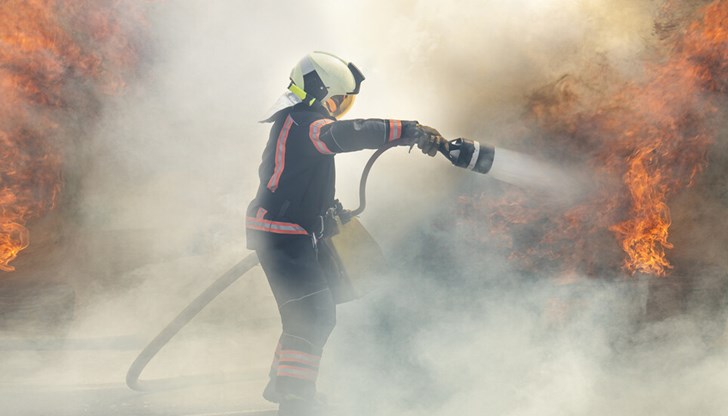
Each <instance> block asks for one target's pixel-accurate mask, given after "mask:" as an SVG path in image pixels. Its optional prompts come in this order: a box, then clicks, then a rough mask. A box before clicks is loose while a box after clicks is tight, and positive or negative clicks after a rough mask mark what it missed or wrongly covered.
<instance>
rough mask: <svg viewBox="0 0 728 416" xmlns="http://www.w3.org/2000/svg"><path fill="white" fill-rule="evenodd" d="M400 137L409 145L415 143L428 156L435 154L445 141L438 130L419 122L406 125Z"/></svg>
mask: <svg viewBox="0 0 728 416" xmlns="http://www.w3.org/2000/svg"><path fill="white" fill-rule="evenodd" d="M402 138H403V139H405V140H407V141H408V143H409V144H411V145H417V147H418V148H419V149H420V150H422V153H424V154H426V155H428V156H435V155H436V154H437V151H438V150H439V149H440V148H441V147H443V146H445V144H446V143H447V140H445V138H443V137H442V135H441V134H440V132H439V131H437V130H435V129H433V128H432V127H428V126H423V125H422V124H419V123H415V124H412V125H408V126H406V127H405V129H404V131H403V132H402Z"/></svg>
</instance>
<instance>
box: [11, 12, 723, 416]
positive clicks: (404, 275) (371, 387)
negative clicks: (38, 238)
mask: <svg viewBox="0 0 728 416" xmlns="http://www.w3.org/2000/svg"><path fill="white" fill-rule="evenodd" d="M657 3H659V2H657ZM657 7H658V4H656V2H653V1H647V0H645V1H627V0H618V1H607V0H594V1H582V2H574V1H566V0H558V1H543V0H518V1H510V2H493V1H476V0H465V1H458V2H441V1H436V0H419V1H417V0H407V1H398V2H387V1H374V2H354V1H334V0H327V1H321V2H312V1H311V2H306V1H304V2H301V1H280V2H265V1H246V2H240V1H233V0H216V1H214V2H213V1H208V2H200V1H192V0H185V1H182V0H177V1H169V2H155V3H154V4H153V6H151V14H150V16H149V24H150V26H151V28H152V33H153V35H154V38H153V39H152V43H153V44H154V46H153V47H154V49H155V50H156V54H155V55H156V56H155V57H154V59H153V61H152V62H150V63H149V68H148V73H147V74H146V75H145V76H144V79H142V80H140V83H139V84H137V85H136V86H135V87H133V88H132V90H131V91H130V92H129V94H128V95H127V96H126V97H125V98H124V99H122V100H118V101H116V102H113V103H109V104H108V105H107V107H106V110H105V114H106V115H105V118H104V122H103V123H102V124H101V125H100V126H99V128H98V131H97V134H96V135H97V137H98V140H97V141H96V146H95V148H94V149H93V151H94V152H95V153H96V155H97V159H96V160H97V163H96V165H95V170H94V171H93V172H90V173H89V175H88V176H87V180H86V183H85V188H84V189H85V199H84V200H83V202H82V204H81V211H80V212H79V216H80V217H81V218H82V223H83V226H84V227H85V230H86V231H88V235H94V236H98V235H102V234H103V235H105V236H106V235H107V236H109V237H108V238H102V237H96V238H97V239H98V240H94V241H103V242H104V244H91V245H92V246H91V247H85V251H83V252H82V253H81V254H79V255H78V258H76V259H75V260H76V261H78V262H80V264H81V266H79V267H80V269H82V270H83V271H84V273H86V275H84V277H83V278H79V279H78V280H79V281H80V283H81V285H79V287H78V292H79V294H80V299H79V302H80V304H79V309H78V311H77V319H76V321H75V322H74V325H73V327H72V329H71V331H70V333H69V337H71V338H83V339H88V338H97V337H101V336H103V337H118V336H131V337H132V338H133V339H134V340H135V341H134V342H132V344H134V343H136V344H143V342H144V341H146V340H148V339H151V337H152V336H153V335H154V334H155V333H156V331H157V330H158V329H161V327H162V326H163V325H164V324H165V323H166V322H167V321H168V320H169V319H171V318H172V317H174V315H175V314H176V313H177V312H178V311H179V310H181V308H183V307H184V306H185V305H186V304H187V302H189V301H190V300H191V299H192V298H193V297H194V296H195V295H197V293H199V292H200V291H201V290H203V289H204V288H205V287H206V285H207V284H208V283H210V282H211V281H212V279H214V278H215V277H216V276H217V275H218V274H220V273H222V272H223V271H225V270H226V269H227V268H228V267H229V266H230V265H232V264H234V263H235V262H236V261H237V260H239V259H240V258H242V256H244V255H246V254H247V253H248V252H247V250H246V249H245V245H244V237H245V236H244V213H245V211H244V210H245V207H246V205H247V203H248V201H249V200H250V199H251V198H252V197H253V196H254V194H255V190H256V187H257V184H258V182H257V180H258V179H257V166H258V163H259V160H260V154H261V152H262V150H263V147H264V145H265V142H266V140H267V135H268V128H269V125H262V124H259V123H258V120H260V119H261V118H262V116H263V115H264V112H265V110H266V109H267V108H268V107H269V106H270V105H271V104H272V103H273V101H274V100H275V99H276V98H277V97H278V96H279V95H280V93H281V92H283V90H284V88H285V87H286V85H287V82H288V74H289V71H290V67H291V66H292V65H293V64H295V62H297V61H298V59H299V58H300V57H301V56H302V55H304V54H305V53H307V52H309V51H311V50H326V51H330V52H333V53H335V54H339V55H340V56H342V57H343V58H344V59H349V60H351V61H353V62H355V63H356V64H357V66H359V67H360V68H361V69H362V71H363V72H364V74H365V75H366V77H367V80H366V81H365V82H364V84H363V87H362V93H361V96H360V97H359V98H358V99H357V103H356V106H355V108H354V109H353V110H352V111H351V112H350V113H349V115H348V116H349V117H352V118H353V117H380V118H399V119H413V120H414V119H416V120H419V121H420V122H421V123H423V124H427V125H431V126H433V127H435V128H437V129H439V130H440V131H441V132H442V133H443V134H444V135H445V136H446V137H448V138H455V137H468V138H472V139H475V140H480V141H483V142H486V143H491V144H494V145H495V146H496V149H497V150H496V159H495V160H496V163H495V165H494V167H493V172H492V176H495V177H496V178H499V179H502V178H507V180H508V181H510V182H515V183H516V184H518V185H521V186H530V185H532V184H533V183H537V184H539V183H540V184H543V185H544V186H545V187H546V188H549V189H556V192H554V195H555V198H557V199H559V198H565V199H566V197H567V195H565V193H564V192H566V191H564V189H567V190H568V191H569V192H572V191H573V189H578V190H581V188H580V187H579V185H574V186H571V185H568V186H565V184H568V183H570V181H572V180H573V179H574V178H573V177H567V178H564V176H563V175H564V174H563V173H560V172H555V173H554V170H553V169H552V168H550V167H548V166H547V165H546V164H540V165H539V164H535V163H534V162H533V161H534V160H540V157H541V155H538V154H535V153H532V154H531V155H528V156H526V155H525V154H528V152H527V151H526V152H525V153H522V154H521V153H518V154H517V153H512V152H508V151H506V150H505V149H501V146H504V147H505V148H508V138H509V137H515V136H518V135H519V134H522V133H523V129H522V126H521V125H520V124H519V117H520V116H521V115H522V113H523V110H522V108H523V104H524V100H525V97H526V96H527V95H528V93H529V92H530V91H531V90H533V89H534V88H536V87H539V86H541V85H544V84H546V83H549V82H552V81H554V80H555V79H557V78H558V77H559V76H561V75H562V74H564V73H567V72H578V69H579V68H580V67H581V66H582V65H583V64H584V63H585V62H589V61H591V60H595V59H604V60H606V62H608V63H609V64H610V65H611V66H612V67H615V68H618V69H619V70H620V71H623V72H624V73H626V74H631V75H636V76H638V75H639V68H640V65H639V63H638V60H639V58H640V56H641V53H643V52H644V51H645V50H646V49H647V48H648V47H649V45H650V42H652V30H653V27H652V25H653V20H654V13H655V11H656V9H657ZM518 150H520V151H524V150H528V149H518ZM370 153H371V152H361V153H358V154H351V155H340V156H337V163H338V172H337V173H338V177H337V178H338V179H337V180H338V182H337V188H338V189H337V192H338V195H339V197H340V199H342V201H343V202H344V203H345V205H347V206H348V207H353V206H355V205H356V204H357V193H358V188H357V186H358V179H359V175H360V173H361V169H362V168H363V165H364V162H365V160H366V158H367V157H368V156H369V154H370ZM514 159H518V160H519V161H520V162H519V163H517V164H516V163H505V162H507V161H509V160H514ZM521 162H522V163H521ZM544 163H546V162H544ZM525 165H528V168H524V166H525ZM534 166H541V168H534ZM517 167H520V169H519V168H517ZM567 176H573V175H570V174H569V175H567ZM491 180H492V178H489V177H488V176H487V175H485V176H483V175H475V174H472V173H470V172H467V171H465V170H462V169H458V168H454V167H452V166H451V165H450V163H449V162H447V161H445V160H444V159H442V158H441V157H440V156H437V157H436V158H434V159H430V158H428V157H426V156H424V155H422V154H420V153H419V152H418V151H417V150H416V149H414V150H413V151H412V153H411V154H408V153H407V152H406V150H405V149H395V150H392V151H390V152H388V153H387V154H386V155H385V156H383V157H382V158H381V160H380V161H379V162H377V165H376V166H375V167H374V170H373V171H372V176H371V178H370V181H369V183H370V185H369V193H368V199H369V204H368V208H367V211H366V212H365V213H364V214H363V216H362V221H363V222H364V223H365V224H366V225H367V226H368V227H369V229H370V231H371V232H372V233H373V234H374V235H375V237H376V238H377V239H378V240H379V241H380V243H381V245H382V246H383V248H384V249H385V252H386V253H388V255H389V256H390V257H391V260H392V262H393V263H394V264H395V267H394V271H395V273H394V277H393V278H392V281H391V282H390V284H389V287H388V288H387V289H386V290H383V291H381V292H378V293H376V294H373V295H372V296H371V297H369V298H367V299H364V300H361V301H358V302H355V303H351V304H345V305H342V306H340V307H339V311H338V313H339V318H338V322H339V324H338V328H337V329H336V330H335V331H334V334H333V335H332V338H331V340H330V342H329V345H328V346H327V349H326V352H325V356H324V359H323V363H322V374H321V380H320V387H321V389H322V390H324V392H327V393H329V395H330V399H331V401H332V402H334V403H338V404H339V405H340V406H341V408H342V411H345V412H348V413H349V414H352V415H360V414H362V415H363V414H382V415H427V416H430V415H432V416H435V415H438V416H439V415H456V414H457V415H460V414H464V415H480V414H494V415H551V414H553V415H562V414H574V415H581V414H590V415H602V414H603V415H607V414H610V415H611V414H624V415H638V414H639V415H642V414H660V415H684V414H704V415H718V414H723V413H724V409H725V408H726V406H727V405H728V402H727V399H726V398H725V395H724V394H723V390H724V387H725V385H726V383H728V378H727V377H726V374H728V373H727V372H726V365H727V363H728V360H727V358H728V356H726V354H725V345H724V344H725V341H724V339H722V338H721V333H722V326H721V322H723V321H721V320H720V319H718V318H720V316H719V317H718V318H716V320H717V321H718V324H716V325H717V328H718V329H716V330H715V331H716V334H708V335H706V330H705V328H704V326H703V322H702V321H700V320H695V319H692V318H691V317H689V316H686V317H677V318H673V319H670V320H667V321H664V322H658V323H652V324H647V325H646V326H645V327H638V326H637V324H635V319H636V318H638V317H640V316H642V314H643V313H644V307H645V306H644V302H645V301H644V290H645V288H644V286H643V285H642V284H641V283H640V282H637V281H627V282H611V283H604V284H586V285H560V284H559V283H558V282H557V281H555V279H554V278H553V277H552V276H540V275H539V273H538V271H537V272H535V273H534V275H533V276H528V277H524V276H522V275H520V274H518V273H516V272H515V271H513V270H512V268H511V266H510V265H509V263H508V260H507V259H505V258H503V257H501V256H500V254H499V253H490V252H484V253H478V252H472V251H468V247H464V246H463V244H462V242H461V239H460V238H459V235H458V230H457V229H456V228H447V227H444V228H443V227H441V226H438V221H441V220H442V218H441V215H442V212H443V211H444V209H443V207H445V206H449V204H452V200H453V198H454V197H456V196H457V194H458V193H459V192H460V191H461V190H462V189H464V186H465V185H467V184H472V183H473V182H474V181H482V183H483V184H484V185H482V186H483V187H484V188H485V189H487V186H488V185H487V184H488V182H489V181H491ZM478 183H480V182H478ZM479 186H480V185H479ZM566 193H568V192H566ZM572 196H573V195H568V197H569V198H571V197H572ZM482 215H487V213H482ZM110 241H111V242H110ZM139 251H142V252H147V253H149V252H151V254H150V255H149V256H148V257H147V258H145V261H142V262H140V264H136V265H135V264H130V263H129V260H128V259H136V258H138V256H136V254H135V253H138V252H139ZM446 257H447V258H450V259H451V261H450V264H448V266H451V265H456V266H457V268H454V269H453V268H448V267H444V266H443V265H441V264H439V263H437V262H436V261H435V260H433V259H442V258H446ZM115 261H117V262H121V263H122V265H118V264H116V263H114V262H115ZM111 265H115V266H113V267H112V266H111ZM95 277H100V278H103V279H102V280H95V279H94V278H95ZM278 325H279V324H278V322H277V315H276V311H275V305H274V301H273V299H272V296H271V294H270V291H269V289H268V288H267V286H266V282H265V278H264V276H263V274H262V272H261V271H260V270H259V269H257V270H256V271H255V272H252V273H251V274H250V275H248V276H245V277H244V278H243V280H241V281H240V282H238V283H236V285H234V286H233V287H231V288H230V289H229V290H228V292H226V293H225V294H223V295H222V296H221V298H220V299H219V300H218V301H216V302H215V303H214V304H213V305H211V306H210V309H209V310H206V311H205V312H204V313H203V314H202V315H201V316H200V318H199V319H198V320H195V321H193V323H192V324H191V326H190V327H189V328H187V329H185V330H184V331H183V332H182V333H181V334H180V337H179V339H177V340H175V341H173V342H175V344H171V345H170V346H169V347H168V349H165V350H163V353H162V354H161V355H160V358H159V361H156V362H154V363H153V365H152V366H150V369H149V372H148V373H144V374H143V378H155V377H174V376H178V375H189V374H199V373H215V372H220V371H231V370H232V371H240V372H245V373H246V374H247V377H248V380H247V381H240V382H238V383H236V384H230V385H218V386H215V385H212V386H210V385H204V383H203V384H202V385H200V386H199V388H191V389H186V390H182V391H180V392H169V393H164V394H152V395H149V396H139V395H137V394H136V393H132V392H130V391H127V390H126V388H125V387H124V386H123V384H122V383H123V377H124V374H125V371H126V368H127V365H128V364H130V363H131V361H132V360H133V358H134V356H135V354H136V352H137V350H136V349H134V348H128V349H126V350H121V351H108V350H104V349H100V350H97V351H85V350H82V351H64V350H61V351H53V352H43V351H41V352H37V351H29V352H28V351H25V352H24V351H15V352H12V353H8V354H6V355H4V356H5V357H6V358H7V359H6V360H4V364H3V365H2V366H0V368H1V369H2V371H1V373H2V374H3V376H2V377H3V378H2V386H3V389H4V391H3V393H2V394H0V397H1V398H2V399H3V401H4V402H7V403H4V405H3V408H5V409H11V410H15V412H14V413H13V414H28V415H30V414H44V413H45V414H47V413H48V411H49V409H53V410H54V411H58V412H60V414H80V413H81V412H86V414H119V415H124V414H177V413H179V414H191V413H192V412H200V413H205V412H214V411H218V412H222V411H228V412H230V411H234V410H243V409H245V408H263V407H265V406H266V404H265V403H264V402H263V401H262V399H261V398H260V397H259V393H260V392H261V391H262V389H263V387H264V385H265V382H266V379H267V366H268V360H269V359H270V356H271V355H272V351H273V348H274V344H275V341H276V337H277V331H278ZM117 341H118V339H117ZM136 344H135V345H136ZM90 357H93V358H90ZM43 360H45V362H47V363H48V365H39V364H38V362H41V361H43ZM48 385H53V387H52V388H51V387H48ZM78 386H82V388H81V390H83V392H82V393H79V387H78ZM109 386H110V387H109ZM105 387H106V388H109V389H106V390H105V389H104V388H105ZM36 394H41V395H44V396H43V397H46V398H48V400H47V402H46V403H45V404H44V403H42V402H39V401H36V400H34V399H33V397H35V395H36ZM64 397H65V399H64ZM59 403H64V404H63V406H59V405H58V404H59Z"/></svg>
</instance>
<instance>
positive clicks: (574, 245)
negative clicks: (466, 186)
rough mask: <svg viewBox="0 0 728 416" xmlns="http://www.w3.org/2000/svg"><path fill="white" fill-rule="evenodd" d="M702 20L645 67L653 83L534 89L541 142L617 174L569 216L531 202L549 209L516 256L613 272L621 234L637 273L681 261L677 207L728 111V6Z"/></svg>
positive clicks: (565, 82)
mask: <svg viewBox="0 0 728 416" xmlns="http://www.w3.org/2000/svg"><path fill="white" fill-rule="evenodd" d="M697 16H698V17H697V18H696V19H695V21H693V22H692V23H691V24H689V25H687V26H686V27H685V29H684V32H681V33H679V34H677V36H675V37H674V38H673V39H671V42H672V43H671V46H670V47H669V50H668V53H667V56H666V57H665V56H663V57H661V58H658V59H657V60H658V61H659V63H657V64H651V65H647V66H646V67H645V70H644V79H645V80H646V81H645V82H639V83H635V82H630V83H625V82H624V81H621V82H620V81H619V77H618V76H616V75H615V74H614V73H611V72H610V71H608V70H605V69H604V68H603V67H599V71H598V72H599V74H598V78H599V79H600V80H597V81H593V82H586V84H587V85H588V84H599V87H600V88H594V86H593V85H589V87H588V88H582V90H581V91H580V90H579V87H580V82H581V80H578V79H577V80H576V81H574V80H573V79H572V78H570V77H567V78H564V79H562V80H560V81H559V82H558V83H557V84H556V86H557V87H559V88H550V89H546V90H544V91H539V92H537V93H536V94H534V96H533V97H532V103H531V107H530V113H531V115H532V116H533V118H534V120H535V121H536V123H537V127H536V131H540V132H543V134H540V135H539V134H536V135H535V136H536V139H534V140H535V141H537V143H535V144H531V146H534V145H535V146H537V147H539V148H541V149H544V151H549V150H548V149H554V150H553V151H554V152H559V154H558V156H559V157H565V158H571V160H572V161H584V160H586V161H588V165H589V166H590V168H591V169H593V170H594V171H595V173H596V175H597V176H599V177H601V178H602V179H604V178H607V179H604V180H603V183H600V184H599V185H598V189H596V190H595V192H594V196H592V197H591V198H590V199H589V200H588V201H584V202H583V203H582V205H580V206H577V207H574V208H572V209H569V210H568V211H567V212H558V211H553V210H551V211H549V209H548V208H544V207H542V206H539V204H538V203H537V202H536V201H534V200H533V198H531V202H530V207H529V208H530V209H531V210H530V211H529V212H531V213H532V212H533V211H537V212H540V213H541V214H540V215H539V216H538V218H537V219H536V220H535V221H532V220H531V219H528V222H529V227H530V229H529V232H528V233H526V234H527V235H528V241H526V242H521V246H520V247H515V246H512V247H511V248H512V249H514V250H517V252H516V253H515V254H516V257H518V258H523V257H524V256H525V255H528V256H530V257H533V256H538V257H539V258H540V259H541V260H542V262H548V261H549V260H551V259H558V260H557V261H558V262H559V263H560V265H561V267H562V268H563V267H565V268H568V269H570V270H571V269H581V270H584V269H585V268H586V269H587V270H603V269H604V268H605V267H608V266H606V265H605V264H604V261H603V260H601V259H600V257H601V258H603V259H608V261H612V260H613V259H614V256H612V255H611V253H610V250H609V247H610V244H609V243H608V242H605V241H607V238H606V237H608V236H609V234H608V233H609V232H611V233H612V234H611V235H612V236H614V237H616V238H617V240H618V243H619V247H620V248H621V250H622V251H623V253H624V254H623V260H622V263H623V267H624V268H625V269H626V270H627V271H628V272H630V273H636V272H641V273H648V274H653V275H657V276H664V275H666V273H667V271H668V270H670V269H671V268H672V267H673V266H672V264H671V263H670V261H669V260H668V258H667V254H668V250H670V249H672V248H673V245H672V243H670V241H669V238H668V237H669V228H670V226H671V218H670V209H669V205H668V203H669V200H670V198H671V197H672V196H674V195H675V194H676V193H678V192H680V190H682V189H684V188H686V187H689V186H691V185H692V184H693V183H694V181H695V179H696V177H697V176H698V174H699V173H700V172H702V170H703V169H704V168H705V166H706V164H707V157H706V154H707V151H708V148H709V145H710V144H711V143H712V141H713V137H714V136H715V132H714V131H713V129H712V127H711V125H712V124H711V117H716V115H717V117H720V116H721V114H724V113H725V109H721V108H720V106H718V105H717V104H716V103H717V100H719V99H724V98H723V97H724V96H725V94H726V93H728V2H726V1H720V0H717V1H714V2H712V3H711V4H709V5H707V6H705V7H703V8H702V9H700V10H699V11H698V14H697ZM615 78H616V79H615ZM620 85H621V86H620ZM595 90H597V91H599V93H598V95H597V96H595V94H597V93H595V92H594V91H595ZM721 112H723V113H721ZM610 178H611V179H617V178H619V180H618V181H617V180H613V181H610V180H609V179H610ZM519 195H520V196H519ZM504 198H505V199H506V200H511V201H516V202H517V203H520V202H519V199H521V200H522V199H523V194H522V193H520V192H519V191H514V190H509V191H507V192H506V194H505V196H504ZM490 205H491V207H490V208H491V209H492V210H495V212H496V214H494V215H491V219H496V221H495V222H494V223H493V225H492V226H491V228H492V229H493V230H497V231H498V233H502V231H503V227H508V228H510V229H511V231H513V232H516V231H517V230H518V229H519V228H523V226H522V224H521V223H522V221H521V220H512V219H509V218H508V215H511V214H513V213H514V212H516V211H514V210H512V209H511V208H509V209H508V214H501V211H502V209H501V208H503V207H507V206H509V203H504V202H502V201H501V202H496V203H494V204H490ZM529 215H532V214H529ZM536 224H538V225H536ZM536 228H538V230H534V229H536ZM539 236H540V237H539ZM534 237H535V238H534ZM526 261H528V262H529V263H533V261H534V260H533V259H530V260H526ZM600 262H601V264H600Z"/></svg>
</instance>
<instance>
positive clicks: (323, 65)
mask: <svg viewBox="0 0 728 416" xmlns="http://www.w3.org/2000/svg"><path fill="white" fill-rule="evenodd" d="M290 78H291V84H290V85H289V86H288V89H289V90H290V91H291V92H292V93H293V94H295V95H296V96H297V97H298V98H300V99H301V101H303V102H305V103H306V104H308V105H309V106H311V105H314V104H315V103H317V102H318V103H321V104H322V105H323V106H324V108H325V109H326V110H327V111H328V112H329V113H330V114H331V115H332V116H334V117H336V118H339V117H341V116H343V115H344V113H346V112H347V111H348V110H349V108H351V105H352V104H353V103H354V96H355V95H356V94H358V93H359V87H360V86H361V82H362V81H364V75H362V73H361V71H359V69H358V68H357V67H356V66H355V65H354V64H353V63H351V62H348V63H347V62H346V61H344V60H343V59H341V58H339V57H338V56H335V55H332V54H330V53H326V52H318V51H317V52H312V53H310V54H308V55H306V56H304V57H303V59H301V61H300V62H299V63H298V64H297V65H296V66H295V67H293V70H291V77H290Z"/></svg>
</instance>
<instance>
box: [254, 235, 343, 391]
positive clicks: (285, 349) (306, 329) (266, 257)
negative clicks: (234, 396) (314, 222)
mask: <svg viewBox="0 0 728 416" xmlns="http://www.w3.org/2000/svg"><path fill="white" fill-rule="evenodd" d="M277 237H279V238H273V239H270V240H269V241H268V244H264V245H263V246H262V247H260V248H258V249H257V250H256V252H257V254H258V258H259V259H260V264H261V266H262V267H263V270H264V271H265V274H266V276H267V278H268V283H269V284H270V287H271V289H272V291H273V295H274V296H275V299H276V303H277V304H278V310H279V311H280V314H281V322H282V326H283V333H282V334H281V337H280V341H279V344H278V347H277V348H276V352H275V357H274V359H273V365H272V366H271V383H270V384H269V389H270V388H271V387H272V388H273V389H274V390H275V393H276V397H277V398H278V400H286V397H296V398H302V399H306V400H308V399H311V400H312V399H313V398H314V396H315V394H316V379H317V377H318V368H319V362H320V360H321V354H322V352H323V348H324V345H325V344H326V341H327V340H328V338H329V335H330V334H331V331H332V330H333V329H334V326H335V325H336V304H335V302H334V299H333V297H332V293H331V290H330V289H329V284H328V277H327V270H326V268H325V267H324V265H325V258H323V257H325V256H326V253H325V252H320V250H318V248H317V247H315V246H314V244H313V241H312V239H311V237H309V236H298V235H296V236H285V237H282V236H277ZM320 260H321V261H320ZM268 393H270V392H268Z"/></svg>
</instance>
